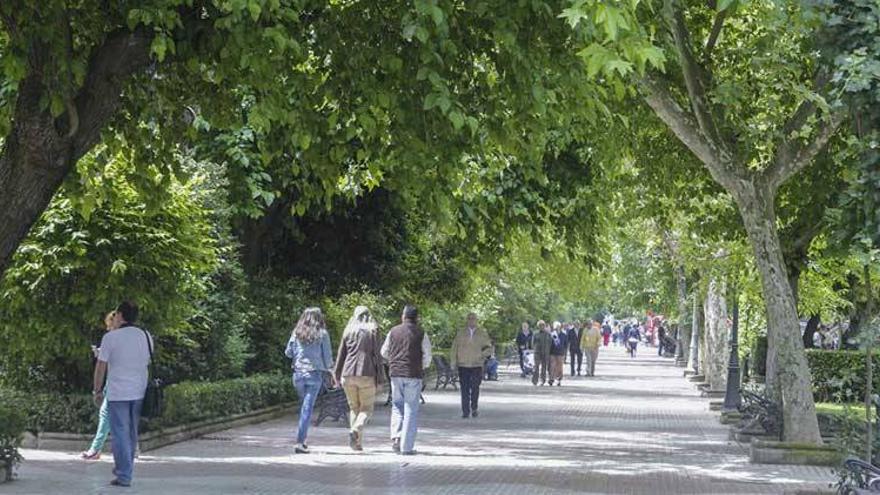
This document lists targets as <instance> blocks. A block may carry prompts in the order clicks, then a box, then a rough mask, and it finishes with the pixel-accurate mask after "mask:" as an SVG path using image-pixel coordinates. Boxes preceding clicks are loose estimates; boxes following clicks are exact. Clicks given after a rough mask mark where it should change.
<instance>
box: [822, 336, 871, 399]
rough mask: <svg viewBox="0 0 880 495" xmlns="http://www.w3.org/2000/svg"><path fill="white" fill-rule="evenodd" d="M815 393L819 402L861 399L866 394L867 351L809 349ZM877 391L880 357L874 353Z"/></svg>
mask: <svg viewBox="0 0 880 495" xmlns="http://www.w3.org/2000/svg"><path fill="white" fill-rule="evenodd" d="M807 361H808V362H809V364H810V372H811V373H812V376H813V395H814V397H815V398H816V400H817V401H820V402H858V401H860V400H863V399H864V397H865V378H866V376H867V370H866V369H865V353H864V352H858V351H826V350H818V349H810V350H808V351H807ZM874 369H875V370H877V371H876V372H875V373H874V390H875V391H876V390H878V389H880V356H877V355H874Z"/></svg>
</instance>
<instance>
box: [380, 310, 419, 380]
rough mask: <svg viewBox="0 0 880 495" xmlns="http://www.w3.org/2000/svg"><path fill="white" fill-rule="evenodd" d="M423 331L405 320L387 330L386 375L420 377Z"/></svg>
mask: <svg viewBox="0 0 880 495" xmlns="http://www.w3.org/2000/svg"><path fill="white" fill-rule="evenodd" d="M424 338H425V332H424V331H423V330H422V329H421V328H420V327H419V325H418V324H417V323H415V322H412V321H407V322H405V323H403V324H401V325H397V326H396V327H394V328H392V329H391V331H389V332H388V355H387V357H388V376H390V377H402V378H422V357H423V355H424V354H423V352H422V340H423V339H424Z"/></svg>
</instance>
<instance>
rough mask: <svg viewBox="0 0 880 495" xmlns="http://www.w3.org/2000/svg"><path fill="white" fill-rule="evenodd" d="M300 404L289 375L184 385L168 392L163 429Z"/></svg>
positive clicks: (166, 390)
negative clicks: (267, 408) (288, 404)
mask: <svg viewBox="0 0 880 495" xmlns="http://www.w3.org/2000/svg"><path fill="white" fill-rule="evenodd" d="M294 400H296V393H295V391H294V389H293V382H292V381H291V378H290V376H289V375H281V374H264V375H254V376H250V377H247V378H235V379H232V380H224V381H221V382H183V383H178V384H175V385H170V386H169V387H167V388H166V389H165V408H164V410H163V411H162V417H161V424H162V425H163V426H171V425H180V424H185V423H190V422H193V421H200V420H205V419H211V418H218V417H222V416H228V415H230V414H241V413H246V412H249V411H254V410H257V409H262V408H265V407H269V406H274V405H276V404H281V403H284V402H291V401H294Z"/></svg>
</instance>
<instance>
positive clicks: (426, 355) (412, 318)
mask: <svg viewBox="0 0 880 495" xmlns="http://www.w3.org/2000/svg"><path fill="white" fill-rule="evenodd" d="M382 357H384V358H385V359H386V360H387V361H388V375H389V376H390V377H391V449H392V450H393V451H394V453H396V454H403V455H413V454H415V453H416V451H415V450H414V447H415V443H416V432H417V430H418V418H419V395H420V394H421V392H422V372H423V370H424V369H426V368H427V367H428V366H430V365H431V340H430V339H429V338H428V334H427V333H425V332H424V330H422V329H421V327H419V312H418V309H416V307H415V306H410V305H407V306H406V307H404V308H403V323H401V324H400V325H397V326H396V327H394V328H392V329H391V330H390V331H389V332H388V336H387V337H386V338H385V343H384V344H383V345H382Z"/></svg>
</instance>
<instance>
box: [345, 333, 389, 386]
mask: <svg viewBox="0 0 880 495" xmlns="http://www.w3.org/2000/svg"><path fill="white" fill-rule="evenodd" d="M381 345H382V344H381V343H380V342H379V331H378V330H367V329H361V330H358V331H356V332H352V333H351V334H349V335H348V336H343V338H342V340H341V341H340V342H339V351H337V353H336V369H335V374H336V379H337V380H339V379H341V378H342V377H344V376H372V377H376V383H377V384H378V383H381V381H380V379H381V377H382V373H381V372H380V371H379V369H380V365H381V364H382V356H380V355H379V349H380V347H381Z"/></svg>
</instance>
